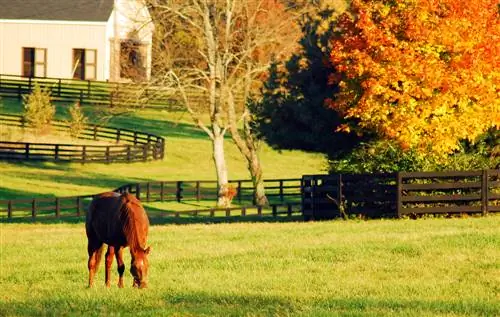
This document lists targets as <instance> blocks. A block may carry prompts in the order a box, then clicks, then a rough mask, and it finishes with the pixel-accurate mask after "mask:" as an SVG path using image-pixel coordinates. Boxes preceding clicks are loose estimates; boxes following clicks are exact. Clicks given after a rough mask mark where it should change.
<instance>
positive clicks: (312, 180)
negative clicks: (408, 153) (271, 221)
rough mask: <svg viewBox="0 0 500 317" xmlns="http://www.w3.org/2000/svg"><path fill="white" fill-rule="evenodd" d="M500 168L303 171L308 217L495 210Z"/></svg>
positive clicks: (499, 202)
mask: <svg viewBox="0 0 500 317" xmlns="http://www.w3.org/2000/svg"><path fill="white" fill-rule="evenodd" d="M499 176H500V170H498V169H496V170H483V171H472V172H471V171H469V172H399V173H388V174H359V175H350V174H347V175H345V174H333V175H305V176H304V177H303V178H302V206H303V213H304V217H305V218H308V219H331V218H335V217H340V216H343V217H345V216H347V215H350V214H363V215H367V216H373V217H384V216H389V217H403V216H417V215H420V214H457V213H482V214H487V213H489V212H499V211H500V181H499Z"/></svg>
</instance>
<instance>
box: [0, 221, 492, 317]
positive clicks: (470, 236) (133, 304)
mask: <svg viewBox="0 0 500 317" xmlns="http://www.w3.org/2000/svg"><path fill="white" fill-rule="evenodd" d="M499 227H500V217H499V216H488V217H483V218H472V217H471V218H466V219H444V218H438V219H420V220H372V221H356V220H350V221H340V220H339V221H329V222H316V223H300V222H299V223H296V222H289V223H245V224H244V223H239V224H192V225H153V226H152V227H151V230H150V239H149V242H150V245H151V247H152V253H151V255H150V265H151V266H150V272H149V288H148V289H145V290H137V289H133V288H132V287H131V284H132V278H131V275H130V274H129V272H128V270H129V268H130V262H129V261H130V255H129V254H128V253H127V252H126V253H125V255H126V256H125V263H126V272H125V288H124V289H118V288H117V286H116V282H117V273H116V263H114V267H113V275H112V287H111V288H110V289H106V288H105V287H104V270H103V263H101V267H100V270H99V272H98V274H97V278H96V285H95V287H94V288H93V289H87V288H86V286H87V267H86V260H87V255H86V237H85V232H84V225H83V223H81V222H80V223H73V224H70V223H64V224H63V223H52V224H40V223H29V224H5V223H4V224H1V227H0V229H1V230H0V247H1V258H0V259H1V263H0V269H1V270H0V272H1V274H0V284H1V285H2V287H1V288H0V299H1V300H0V315H1V316H498V315H500V286H499V285H500V248H499V245H500V232H499V231H498V228H499Z"/></svg>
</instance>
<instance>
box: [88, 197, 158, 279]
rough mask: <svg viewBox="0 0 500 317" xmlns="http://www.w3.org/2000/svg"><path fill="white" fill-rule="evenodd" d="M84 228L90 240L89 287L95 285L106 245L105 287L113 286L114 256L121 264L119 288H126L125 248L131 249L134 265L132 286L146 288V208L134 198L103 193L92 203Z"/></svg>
mask: <svg viewBox="0 0 500 317" xmlns="http://www.w3.org/2000/svg"><path fill="white" fill-rule="evenodd" d="M85 229H86V232H87V238H88V253H89V261H88V268H89V287H92V285H93V283H94V275H95V272H96V271H97V267H98V266H99V262H100V260H101V254H102V250H103V248H104V245H103V244H104V243H105V244H107V245H108V251H107V252H106V286H107V287H110V286H111V281H110V279H111V277H110V271H111V265H112V263H113V256H116V261H117V263H118V274H119V280H118V287H120V288H121V287H123V272H124V271H125V264H124V262H123V249H124V248H125V247H127V246H128V247H129V248H130V255H131V256H132V263H131V268H130V273H132V276H133V277H134V283H133V285H132V286H133V287H139V288H144V287H147V275H148V266H149V264H148V254H149V251H150V248H149V247H148V248H146V240H147V237H148V229H149V220H148V216H147V215H146V212H145V211H144V208H143V207H142V205H141V203H140V202H139V200H138V199H137V198H135V196H133V195H131V194H129V193H124V194H122V195H120V194H118V193H114V192H110V193H104V194H101V195H99V196H97V197H95V198H94V199H93V200H92V203H91V204H90V207H89V211H88V213H87V219H86V223H85Z"/></svg>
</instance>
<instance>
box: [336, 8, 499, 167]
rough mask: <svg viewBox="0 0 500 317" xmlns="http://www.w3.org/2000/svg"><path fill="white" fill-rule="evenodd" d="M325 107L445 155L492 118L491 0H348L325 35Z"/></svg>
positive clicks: (495, 25) (495, 110)
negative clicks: (332, 93)
mask: <svg viewBox="0 0 500 317" xmlns="http://www.w3.org/2000/svg"><path fill="white" fill-rule="evenodd" d="M331 44H332V50H331V56H330V61H331V63H332V65H335V68H336V70H337V71H338V72H335V73H332V74H331V76H330V83H331V84H332V85H334V87H340V91H339V93H338V95H337V98H335V99H331V100H329V101H328V104H329V106H330V107H331V108H332V109H335V110H337V111H340V112H341V113H342V114H343V115H344V116H346V117H347V118H356V119H358V120H359V124H358V125H357V126H354V125H350V126H349V125H346V126H344V127H343V128H344V130H352V129H361V130H362V129H366V128H368V129H373V130H375V131H377V133H379V134H380V135H381V136H383V137H384V138H387V139H392V140H396V141H397V142H398V144H399V145H400V146H401V147H402V148H403V149H410V148H411V149H415V150H416V151H417V152H418V153H420V155H432V156H433V157H438V158H444V157H446V156H447V155H448V154H450V153H452V152H453V151H455V150H457V149H458V147H459V141H460V140H461V139H466V140H469V141H470V142H474V141H475V140H476V139H477V138H478V137H479V136H480V135H481V134H483V133H485V132H486V131H487V130H488V129H491V128H493V129H498V126H499V124H500V115H499V113H500V17H499V9H498V1H497V0H478V1H473V2H471V1H469V2H467V1H461V0H441V1H435V0H395V1H385V0H353V1H352V6H351V10H350V12H349V13H348V14H344V15H343V16H342V17H341V18H340V19H339V23H338V24H337V25H336V28H335V36H333V37H332V39H331Z"/></svg>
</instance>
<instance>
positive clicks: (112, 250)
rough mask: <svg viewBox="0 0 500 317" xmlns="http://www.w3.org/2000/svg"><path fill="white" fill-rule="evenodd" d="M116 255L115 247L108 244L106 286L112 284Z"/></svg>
mask: <svg viewBox="0 0 500 317" xmlns="http://www.w3.org/2000/svg"><path fill="white" fill-rule="evenodd" d="M114 256H115V248H114V247H113V246H111V245H108V251H107V252H106V287H110V286H111V265H112V264H113V257H114Z"/></svg>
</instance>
